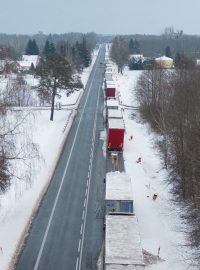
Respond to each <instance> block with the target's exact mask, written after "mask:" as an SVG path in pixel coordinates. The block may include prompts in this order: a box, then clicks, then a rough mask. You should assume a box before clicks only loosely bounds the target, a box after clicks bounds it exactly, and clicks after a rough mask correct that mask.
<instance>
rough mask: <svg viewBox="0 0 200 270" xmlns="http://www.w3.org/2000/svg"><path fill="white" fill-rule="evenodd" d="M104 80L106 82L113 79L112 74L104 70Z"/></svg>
mask: <svg viewBox="0 0 200 270" xmlns="http://www.w3.org/2000/svg"><path fill="white" fill-rule="evenodd" d="M105 80H106V83H107V82H108V81H113V74H112V72H106V73H105Z"/></svg>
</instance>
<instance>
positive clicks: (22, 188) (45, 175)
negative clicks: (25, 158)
mask: <svg viewBox="0 0 200 270" xmlns="http://www.w3.org/2000/svg"><path fill="white" fill-rule="evenodd" d="M97 54H98V51H95V53H94V56H93V61H92V64H91V66H90V67H89V68H87V69H84V71H83V73H82V75H81V79H82V82H83V84H84V86H85V85H86V83H87V80H88V77H89V75H90V72H91V69H92V66H93V64H94V62H95V60H96V57H97ZM26 80H27V82H28V83H29V84H30V85H36V84H37V80H36V79H34V78H33V76H31V75H29V76H27V78H26ZM6 81H7V79H5V78H0V88H3V87H5V85H6ZM81 94H82V91H80V92H74V93H73V94H72V95H70V96H69V97H64V99H61V100H60V102H61V103H62V104H74V106H73V108H74V109H75V108H76V107H77V106H78V103H79V101H80V97H81ZM71 108H72V107H71ZM73 108H72V109H71V110H55V114H54V121H53V122H52V121H50V120H49V117H50V111H49V110H41V111H36V112H34V113H33V114H30V116H28V117H27V119H26V121H27V122H26V123H27V129H29V128H30V126H31V133H32V138H33V142H34V143H35V144H36V145H37V146H38V149H39V156H40V158H39V159H34V160H33V161H32V163H33V166H32V170H31V173H32V180H31V181H30V182H29V183H27V181H23V180H16V179H15V181H14V182H13V184H12V185H11V188H10V189H9V191H8V192H6V193H5V194H1V195H0V270H7V269H8V267H9V263H10V262H11V260H12V258H13V255H14V254H15V251H16V248H17V246H18V244H19V241H20V239H21V238H23V235H24V233H25V229H26V228H27V225H28V224H29V220H30V218H31V215H32V213H34V209H35V206H36V205H37V202H38V201H39V200H40V198H41V196H42V194H43V192H44V191H45V189H46V187H47V186H48V183H49V181H50V179H51V176H52V173H53V171H54V168H55V165H56V162H57V160H58V157H59V154H60V152H61V150H62V146H63V144H64V142H65V139H66V137H67V134H68V131H69V129H70V126H71V124H72V122H73V118H74V117H75V114H76V113H75V110H73ZM20 169H21V168H20ZM24 170H25V168H24Z"/></svg>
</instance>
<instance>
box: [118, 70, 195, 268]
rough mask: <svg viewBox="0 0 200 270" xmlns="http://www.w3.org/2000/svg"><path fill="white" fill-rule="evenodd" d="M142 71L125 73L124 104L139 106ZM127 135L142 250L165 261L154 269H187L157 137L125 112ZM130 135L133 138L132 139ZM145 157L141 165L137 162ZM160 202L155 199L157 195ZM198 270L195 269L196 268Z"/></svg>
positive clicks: (127, 165)
mask: <svg viewBox="0 0 200 270" xmlns="http://www.w3.org/2000/svg"><path fill="white" fill-rule="evenodd" d="M140 72H141V71H128V70H125V72H124V76H122V75H119V76H118V78H117V82H118V90H119V91H120V99H121V101H122V103H125V104H127V105H132V106H137V105H138V104H137V101H136V100H135V96H134V87H135V85H136V82H137V78H138V75H139V74H140ZM123 117H124V122H125V127H126V135H125V143H124V159H125V168H126V172H127V174H128V175H130V176H131V179H132V188H133V199H134V209H135V213H136V215H137V217H138V221H139V230H140V234H141V240H142V247H143V249H145V250H147V251H148V252H150V253H152V254H154V255H157V254H158V249H159V248H160V257H161V258H162V259H163V260H164V261H162V262H159V263H157V264H153V265H149V266H147V267H146V269H151V270H168V269H173V270H186V269H188V264H187V262H186V260H185V258H184V254H187V252H190V250H188V249H187V248H186V247H184V244H185V236H184V233H183V232H182V231H181V228H182V226H181V225H182V224H181V218H180V209H179V208H178V206H176V205H175V204H174V203H173V198H172V195H171V194H170V190H169V186H168V185H167V182H166V179H167V178H168V172H167V171H166V170H164V169H163V168H162V162H161V157H160V155H159V153H158V151H157V150H156V147H155V140H156V137H157V135H156V134H154V133H153V132H152V131H151V130H150V129H149V126H148V125H147V124H143V123H142V122H141V121H140V117H139V115H138V114H137V113H135V112H134V111H130V110H124V113H123ZM130 136H133V139H132V140H130ZM139 157H141V163H137V162H136V161H137V160H138V158H139ZM154 194H156V195H157V199H156V200H153V195H154ZM192 269H193V270H195V268H194V267H192Z"/></svg>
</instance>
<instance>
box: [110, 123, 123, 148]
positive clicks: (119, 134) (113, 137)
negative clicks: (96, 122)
mask: <svg viewBox="0 0 200 270" xmlns="http://www.w3.org/2000/svg"><path fill="white" fill-rule="evenodd" d="M124 131H125V129H124V122H123V120H122V119H108V131H107V150H108V151H123V147H124Z"/></svg>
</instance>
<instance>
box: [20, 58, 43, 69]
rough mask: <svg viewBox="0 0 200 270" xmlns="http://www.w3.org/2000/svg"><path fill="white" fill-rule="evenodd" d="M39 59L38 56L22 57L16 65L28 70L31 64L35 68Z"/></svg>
mask: <svg viewBox="0 0 200 270" xmlns="http://www.w3.org/2000/svg"><path fill="white" fill-rule="evenodd" d="M39 59H40V56H39V55H22V60H21V61H18V64H19V65H20V66H21V67H23V68H30V67H31V64H32V63H33V65H34V67H36V66H37V64H38V62H39Z"/></svg>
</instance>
